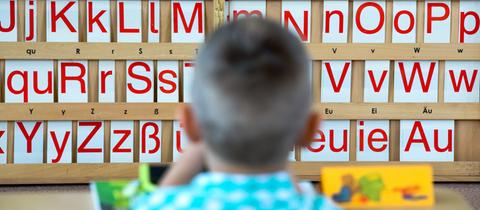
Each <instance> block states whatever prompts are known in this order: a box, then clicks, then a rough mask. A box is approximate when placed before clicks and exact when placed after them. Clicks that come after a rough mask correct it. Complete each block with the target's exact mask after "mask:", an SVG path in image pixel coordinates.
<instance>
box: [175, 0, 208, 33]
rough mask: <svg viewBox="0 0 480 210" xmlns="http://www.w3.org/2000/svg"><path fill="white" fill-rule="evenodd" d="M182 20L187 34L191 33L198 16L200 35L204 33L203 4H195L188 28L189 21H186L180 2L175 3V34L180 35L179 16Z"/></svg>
mask: <svg viewBox="0 0 480 210" xmlns="http://www.w3.org/2000/svg"><path fill="white" fill-rule="evenodd" d="M179 14H180V17H181V18H182V23H183V27H184V28H185V32H187V33H190V32H191V31H192V28H193V23H194V22H195V16H196V15H198V33H203V18H202V16H203V11H202V3H195V7H194V8H193V12H192V17H191V18H190V22H189V23H188V26H187V21H186V20H185V15H184V14H183V10H182V7H181V6H180V3H179V2H174V3H173V33H178V15H179Z"/></svg>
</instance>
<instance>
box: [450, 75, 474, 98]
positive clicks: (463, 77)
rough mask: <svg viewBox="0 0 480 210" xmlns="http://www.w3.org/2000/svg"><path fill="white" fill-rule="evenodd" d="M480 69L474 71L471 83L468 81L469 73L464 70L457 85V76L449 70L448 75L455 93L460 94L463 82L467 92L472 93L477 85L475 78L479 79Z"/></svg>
mask: <svg viewBox="0 0 480 210" xmlns="http://www.w3.org/2000/svg"><path fill="white" fill-rule="evenodd" d="M477 73H478V69H474V70H473V75H472V78H471V79H470V82H468V79H467V72H466V71H465V70H464V69H462V70H460V77H459V78H458V82H456V83H455V75H454V74H453V70H448V74H450V80H451V81H452V86H453V90H454V91H455V92H457V93H458V92H460V86H462V81H465V87H466V89H467V92H472V89H473V85H474V84H475V78H477Z"/></svg>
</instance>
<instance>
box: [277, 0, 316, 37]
mask: <svg viewBox="0 0 480 210" xmlns="http://www.w3.org/2000/svg"><path fill="white" fill-rule="evenodd" d="M311 22H312V2H311V1H310V0H283V1H282V25H283V26H284V27H285V28H287V29H289V30H290V32H292V33H293V34H295V35H296V36H297V37H298V38H299V39H300V40H301V41H302V42H304V43H308V42H310V36H311V35H310V34H311V27H310V26H311Z"/></svg>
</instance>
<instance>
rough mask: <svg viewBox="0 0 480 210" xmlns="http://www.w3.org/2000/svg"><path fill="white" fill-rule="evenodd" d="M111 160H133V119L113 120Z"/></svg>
mask: <svg viewBox="0 0 480 210" xmlns="http://www.w3.org/2000/svg"><path fill="white" fill-rule="evenodd" d="M110 162H111V163H132V162H133V121H111V123H110Z"/></svg>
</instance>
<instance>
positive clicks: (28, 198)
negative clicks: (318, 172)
mask: <svg viewBox="0 0 480 210" xmlns="http://www.w3.org/2000/svg"><path fill="white" fill-rule="evenodd" d="M435 198H436V199H435V200H436V204H435V207H434V208H412V209H422V210H423V209H436V210H437V209H438V210H470V209H472V208H471V207H470V206H469V205H468V204H467V202H466V201H465V199H463V197H461V196H460V194H458V193H456V192H454V191H452V190H448V189H443V188H438V189H436V190H435ZM0 209H12V210H13V209H15V210H89V209H93V202H92V198H91V194H90V192H89V191H83V192H21V193H0ZM382 209H388V210H394V209H406V208H382ZM378 210H380V209H378Z"/></svg>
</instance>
